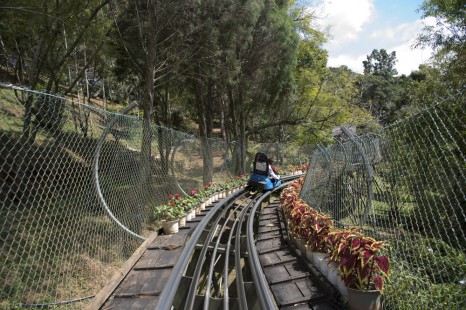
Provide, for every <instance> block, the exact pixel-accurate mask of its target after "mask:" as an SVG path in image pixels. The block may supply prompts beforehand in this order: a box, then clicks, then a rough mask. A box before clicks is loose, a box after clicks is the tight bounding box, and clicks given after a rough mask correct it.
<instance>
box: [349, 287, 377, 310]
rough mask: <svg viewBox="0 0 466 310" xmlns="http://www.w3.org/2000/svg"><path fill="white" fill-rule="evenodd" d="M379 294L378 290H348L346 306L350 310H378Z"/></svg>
mask: <svg viewBox="0 0 466 310" xmlns="http://www.w3.org/2000/svg"><path fill="white" fill-rule="evenodd" d="M380 296H381V293H380V291H378V290H356V289H352V288H348V306H349V308H350V309H351V310H379V309H381V303H380Z"/></svg>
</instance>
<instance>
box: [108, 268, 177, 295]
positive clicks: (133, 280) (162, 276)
mask: <svg viewBox="0 0 466 310" xmlns="http://www.w3.org/2000/svg"><path fill="white" fill-rule="evenodd" d="M171 272H172V270H171V269H159V270H132V271H131V272H130V273H129V274H128V276H127V277H126V278H125V279H124V281H123V282H122V283H121V284H120V286H119V287H118V288H117V289H116V290H115V292H114V296H117V295H136V296H137V295H140V294H143V293H145V292H154V291H162V290H163V289H164V286H165V283H166V282H167V281H168V279H169V278H170V275H171Z"/></svg>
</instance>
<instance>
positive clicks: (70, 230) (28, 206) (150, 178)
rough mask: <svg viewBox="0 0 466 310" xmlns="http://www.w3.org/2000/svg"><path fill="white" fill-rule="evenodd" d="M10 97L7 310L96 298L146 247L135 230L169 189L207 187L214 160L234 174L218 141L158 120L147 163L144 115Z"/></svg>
mask: <svg viewBox="0 0 466 310" xmlns="http://www.w3.org/2000/svg"><path fill="white" fill-rule="evenodd" d="M0 102H1V104H0V195H1V198H0V203H1V204H0V221H1V224H0V294H1V295H0V308H2V309H3V308H13V307H16V306H21V305H23V306H28V305H38V306H39V305H46V304H47V305H52V304H56V303H58V304H67V305H68V306H73V304H69V303H68V302H69V301H74V300H82V299H86V297H91V296H93V295H94V294H95V293H97V292H98V291H99V290H100V289H101V288H102V287H103V286H104V285H105V284H107V282H108V280H109V279H110V277H111V276H112V275H113V273H114V272H115V271H116V270H117V268H119V267H120V266H121V264H122V263H123V262H124V261H126V260H127V259H128V258H129V257H130V256H131V255H132V253H133V252H134V251H135V249H137V247H138V246H139V245H140V244H141V242H142V240H141V239H140V238H137V237H135V236H141V237H142V238H144V237H146V236H148V235H149V233H150V232H151V231H153V230H154V229H155V228H157V227H156V226H155V224H154V222H155V220H157V219H154V218H153V216H152V214H153V210H154V208H156V207H157V206H158V205H160V204H161V203H163V202H164V201H166V198H167V197H168V195H170V194H174V193H179V194H183V193H185V192H188V191H189V190H191V189H198V188H200V187H201V185H202V184H203V177H204V175H203V174H204V169H203V165H204V164H205V163H211V168H212V169H211V172H212V179H213V180H214V181H222V180H227V179H228V178H229V176H230V175H232V174H233V171H232V170H231V169H232V166H233V165H232V160H233V158H232V156H231V153H230V152H231V149H232V148H231V146H228V145H227V144H225V143H224V142H223V141H221V140H218V139H205V140H201V139H199V138H196V137H195V136H193V135H187V134H185V133H181V132H177V131H175V130H172V129H169V128H164V127H157V126H154V127H152V131H151V149H150V151H151V154H150V159H149V161H148V164H147V165H146V166H145V165H143V164H142V163H143V159H142V155H141V146H142V140H143V128H142V126H143V122H142V120H141V119H140V118H138V117H137V116H132V115H122V114H119V113H112V112H109V111H105V110H102V109H100V108H98V107H97V106H96V105H90V104H83V103H81V102H78V100H77V99H76V98H63V97H60V96H55V95H50V94H45V93H40V92H34V91H30V90H25V89H21V88H17V87H13V86H11V85H10V86H7V85H2V86H1V87H0ZM111 122H112V126H111V127H109V124H110V123H111ZM106 130H108V134H105V131H106ZM101 137H102V138H101ZM206 146H207V147H208V148H209V149H205V147H206ZM96 158H98V162H97V164H98V165H95V164H96ZM95 169H96V170H95ZM95 172H97V174H96V173H95ZM96 175H97V176H98V181H99V182H98V184H99V189H100V191H101V194H102V196H103V197H104V199H105V202H106V207H107V208H103V205H102V202H101V201H100V199H99V196H98V195H97V194H96V187H95V179H94V177H95V176H96ZM128 232H132V233H134V234H131V233H128ZM80 306H82V303H80ZM78 307H79V306H78Z"/></svg>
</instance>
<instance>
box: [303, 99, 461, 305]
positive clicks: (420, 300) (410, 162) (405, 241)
mask: <svg viewBox="0 0 466 310" xmlns="http://www.w3.org/2000/svg"><path fill="white" fill-rule="evenodd" d="M464 107H465V105H464V97H463V95H462V94H461V95H460V96H457V97H454V98H449V99H448V100H445V101H443V102H441V103H438V104H436V105H435V106H432V107H430V108H428V109H425V110H423V111H421V112H419V113H417V114H415V115H413V116H411V117H409V118H407V119H404V120H402V121H399V122H397V123H395V124H393V125H391V126H388V127H385V128H382V129H381V130H379V131H377V132H375V133H372V134H367V135H364V136H361V137H356V136H351V135H341V136H340V137H338V138H337V139H336V141H335V143H334V144H333V145H331V146H329V147H327V148H322V147H321V148H320V149H317V150H316V151H314V153H313V156H312V158H311V164H310V167H309V170H308V173H307V175H306V178H305V183H304V186H303V190H302V192H301V198H303V199H304V200H305V201H306V202H307V203H308V204H309V205H310V206H311V207H313V208H315V209H317V210H319V211H321V212H324V213H328V214H330V215H331V216H332V217H333V218H334V219H335V220H336V222H337V224H339V225H340V226H342V227H348V226H360V228H361V229H362V230H363V231H364V232H365V233H366V234H368V235H369V236H372V237H374V238H376V239H377V240H384V242H385V244H386V245H385V247H386V249H385V251H387V252H388V254H389V257H390V259H391V275H390V280H389V281H388V283H386V285H385V290H384V307H385V308H386V309H464V308H466V294H465V292H466V208H465V207H466V195H465V193H466V143H465V134H466V111H465V108H464ZM365 163H369V164H368V165H366V164H365Z"/></svg>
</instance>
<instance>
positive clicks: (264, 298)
mask: <svg viewBox="0 0 466 310" xmlns="http://www.w3.org/2000/svg"><path fill="white" fill-rule="evenodd" d="M293 179H295V178H291V177H290V178H286V179H284V180H283V182H282V183H283V184H282V185H280V186H279V187H278V188H275V189H274V190H273V191H271V192H267V193H265V194H264V195H262V196H261V197H260V198H259V199H258V200H257V201H256V203H255V204H254V207H253V208H252V210H251V215H250V217H249V219H248V224H247V225H248V226H247V234H246V236H247V246H248V253H249V264H250V268H251V273H252V277H253V280H254V285H255V287H256V290H257V297H258V300H259V303H260V306H261V309H274V308H277V306H276V304H275V302H274V298H273V296H272V293H271V292H270V289H269V286H268V283H267V279H266V278H265V275H264V272H263V271H262V266H261V263H260V261H259V255H258V254H257V250H256V246H255V240H254V229H253V228H254V215H255V214H256V211H257V209H258V208H259V207H260V205H261V203H262V202H263V201H264V200H265V199H267V198H269V197H270V195H271V194H272V193H273V192H274V191H277V190H279V189H281V188H283V187H285V186H286V185H288V184H289V183H290V182H292V180H293Z"/></svg>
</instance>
